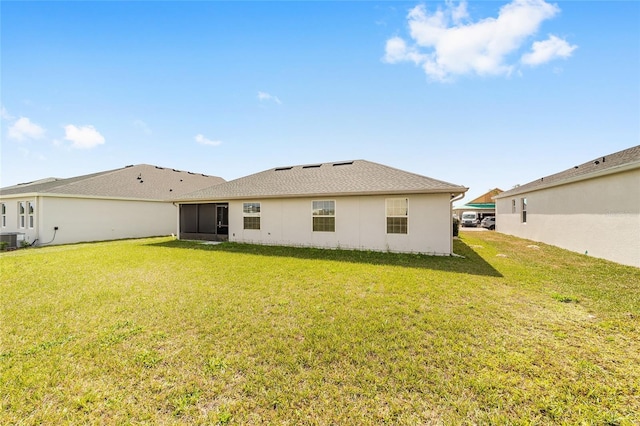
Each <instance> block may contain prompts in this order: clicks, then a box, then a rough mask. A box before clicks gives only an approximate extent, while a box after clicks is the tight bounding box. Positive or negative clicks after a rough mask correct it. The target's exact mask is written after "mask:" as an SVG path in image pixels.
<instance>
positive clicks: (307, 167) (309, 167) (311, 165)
mask: <svg viewBox="0 0 640 426" xmlns="http://www.w3.org/2000/svg"><path fill="white" fill-rule="evenodd" d="M320 166H322V164H309V165H308V166H302V168H303V169H317V168H318V167H320Z"/></svg>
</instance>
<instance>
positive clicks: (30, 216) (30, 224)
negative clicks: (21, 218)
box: [27, 201, 34, 229]
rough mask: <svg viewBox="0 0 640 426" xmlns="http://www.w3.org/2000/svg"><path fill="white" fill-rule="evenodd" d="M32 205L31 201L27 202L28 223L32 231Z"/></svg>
mask: <svg viewBox="0 0 640 426" xmlns="http://www.w3.org/2000/svg"><path fill="white" fill-rule="evenodd" d="M33 211H34V207H33V203H32V202H31V201H27V216H28V221H29V228H32V229H33Z"/></svg>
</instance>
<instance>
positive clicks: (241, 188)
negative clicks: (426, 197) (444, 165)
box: [180, 160, 467, 201]
mask: <svg viewBox="0 0 640 426" xmlns="http://www.w3.org/2000/svg"><path fill="white" fill-rule="evenodd" d="M466 190H467V188H465V187H464V186H460V185H454V184H452V183H448V182H443V181H440V180H436V179H432V178H429V177H426V176H421V175H417V174H415V173H409V172H405V171H402V170H398V169H395V168H393V167H388V166H384V165H382V164H377V163H372V162H369V161H365V160H354V161H341V162H335V163H324V164H309V165H301V166H286V167H276V168H273V169H269V170H265V171H263V172H260V173H256V174H253V175H250V176H246V177H242V178H239V179H235V180H232V181H229V182H226V183H223V184H221V185H216V186H212V187H209V188H205V189H202V190H199V191H195V192H193V193H191V194H188V195H186V196H184V197H181V198H180V200H184V201H189V200H206V199H248V198H258V197H261V198H277V197H304V196H315V195H364V194H399V193H437V192H451V193H462V192H465V191H466Z"/></svg>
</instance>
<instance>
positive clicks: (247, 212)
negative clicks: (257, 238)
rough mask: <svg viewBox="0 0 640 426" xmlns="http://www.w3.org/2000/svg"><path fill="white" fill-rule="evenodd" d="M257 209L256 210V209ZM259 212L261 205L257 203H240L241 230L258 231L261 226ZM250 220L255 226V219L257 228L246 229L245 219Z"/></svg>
mask: <svg viewBox="0 0 640 426" xmlns="http://www.w3.org/2000/svg"><path fill="white" fill-rule="evenodd" d="M256 207H257V209H256ZM260 211H261V205H260V202H259V201H248V202H246V203H242V229H245V230H252V231H259V230H260V228H261V226H262V223H261V222H262V220H261V219H260ZM248 218H251V219H252V220H251V221H252V222H253V223H254V224H255V222H256V221H255V218H257V219H258V220H257V223H258V227H257V228H254V227H249V228H247V221H246V220H245V219H248Z"/></svg>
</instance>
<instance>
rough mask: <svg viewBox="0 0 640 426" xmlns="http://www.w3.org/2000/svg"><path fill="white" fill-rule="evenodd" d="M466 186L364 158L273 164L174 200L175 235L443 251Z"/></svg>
mask: <svg viewBox="0 0 640 426" xmlns="http://www.w3.org/2000/svg"><path fill="white" fill-rule="evenodd" d="M467 189H468V188H465V187H464V186H460V185H454V184H451V183H447V182H443V181H440V180H435V179H432V178H429V177H425V176H420V175H417V174H414V173H409V172H405V171H402V170H398V169H394V168H392V167H387V166H384V165H381V164H376V163H372V162H369V161H364V160H354V161H343V162H336V163H324V164H309V165H304V166H288V167H277V168H274V169H269V170H265V171H263V172H260V173H257V174H253V175H250V176H246V177H243V178H239V179H236V180H233V181H229V182H226V183H223V184H220V185H216V186H213V187H211V188H207V189H203V190H200V191H197V192H195V193H192V194H189V195H188V196H186V197H182V198H180V199H179V201H178V202H179V203H180V213H179V222H180V232H179V237H180V238H182V239H204V240H227V239H228V240H229V241H236V242H245V243H255V244H272V245H286V246H307V247H324V248H344V249H362V250H376V251H392V252H414V253H429V254H438V255H450V254H451V253H452V251H453V250H452V215H451V203H452V202H453V201H454V200H455V199H456V197H458V196H462V195H463V194H464V193H465V192H466V191H467Z"/></svg>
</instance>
